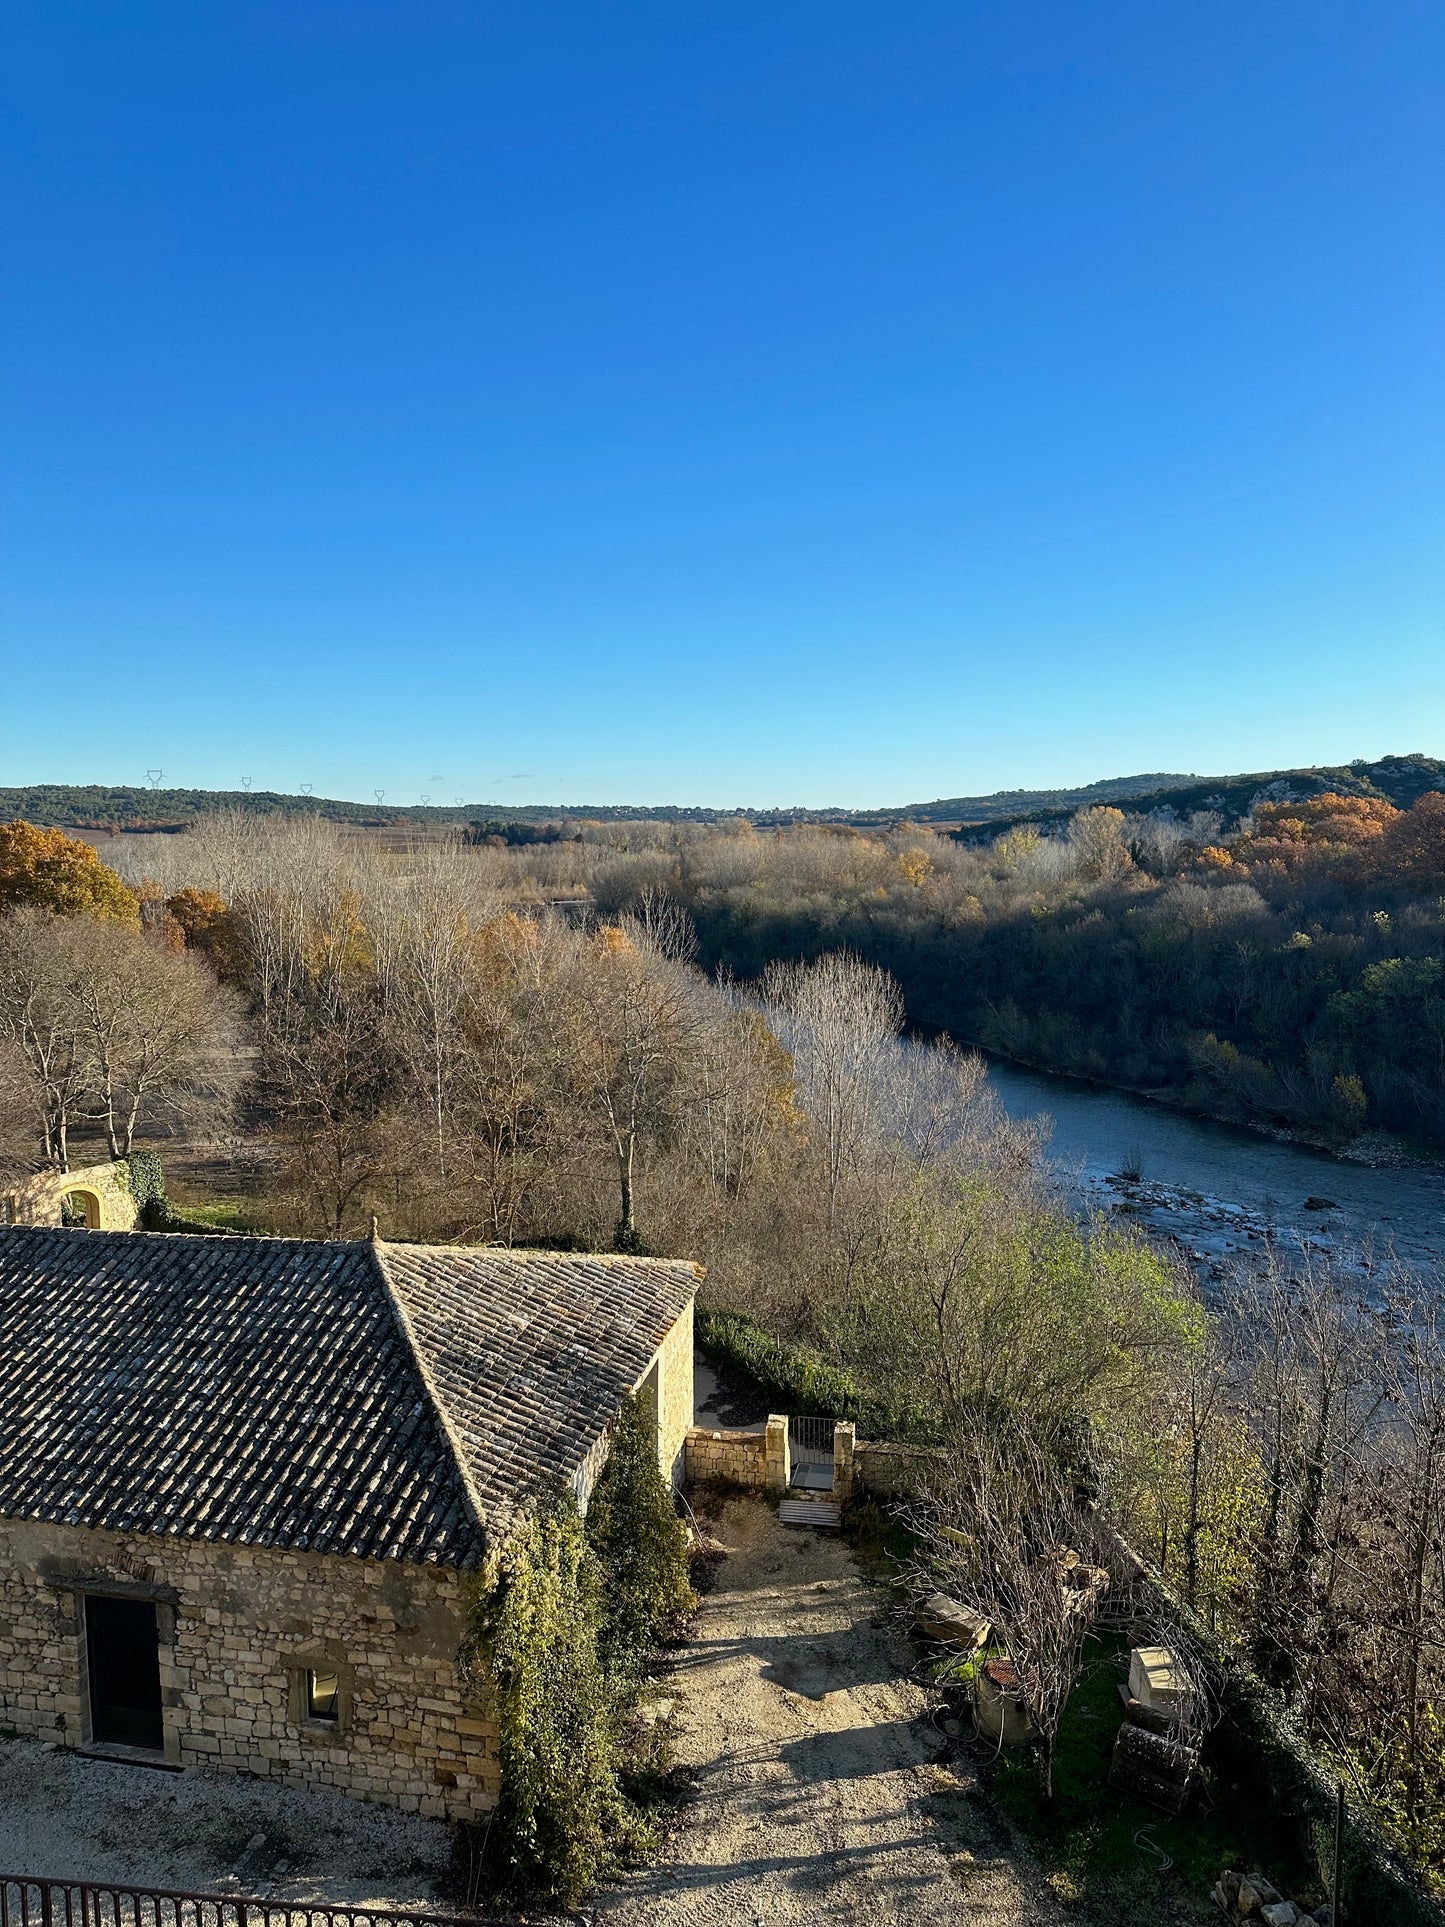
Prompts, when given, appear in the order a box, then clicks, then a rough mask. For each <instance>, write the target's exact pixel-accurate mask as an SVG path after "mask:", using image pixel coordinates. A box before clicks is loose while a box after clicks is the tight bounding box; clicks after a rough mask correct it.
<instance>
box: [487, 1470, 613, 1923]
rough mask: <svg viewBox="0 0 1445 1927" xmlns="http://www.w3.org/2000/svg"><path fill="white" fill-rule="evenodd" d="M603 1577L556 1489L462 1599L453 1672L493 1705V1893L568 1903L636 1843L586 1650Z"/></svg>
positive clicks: (597, 1679)
mask: <svg viewBox="0 0 1445 1927" xmlns="http://www.w3.org/2000/svg"><path fill="white" fill-rule="evenodd" d="M602 1591H603V1575H602V1569H601V1566H600V1564H599V1562H598V1559H597V1556H596V1554H595V1553H594V1552H593V1551H592V1549H591V1547H590V1546H589V1545H588V1543H587V1538H586V1534H585V1532H584V1530H583V1526H582V1519H581V1515H580V1514H579V1512H578V1510H577V1504H576V1501H575V1499H574V1498H573V1497H572V1495H571V1493H570V1492H562V1493H558V1494H556V1495H555V1496H552V1497H549V1498H547V1499H545V1500H543V1501H541V1502H539V1503H538V1504H537V1506H536V1507H535V1509H534V1510H533V1511H532V1512H530V1513H529V1514H527V1515H526V1516H525V1517H524V1518H523V1519H522V1521H521V1522H520V1524H519V1525H518V1527H517V1528H516V1530H515V1532H514V1533H513V1535H512V1537H511V1539H510V1540H509V1541H508V1544H507V1547H506V1550H505V1553H504V1554H503V1556H502V1559H501V1561H500V1566H499V1570H498V1571H497V1572H496V1573H495V1574H494V1575H493V1582H492V1583H491V1584H490V1585H487V1584H485V1583H483V1584H481V1585H479V1586H478V1587H477V1589H476V1591H475V1593H474V1595H473V1597H472V1599H471V1602H470V1610H469V1619H470V1626H469V1637H468V1640H467V1645H466V1647H465V1649H464V1653H463V1664H464V1671H465V1673H466V1674H467V1675H468V1676H469V1679H470V1681H471V1683H472V1684H473V1688H474V1690H476V1691H478V1692H480V1693H485V1692H486V1691H487V1689H488V1686H490V1688H491V1691H492V1693H493V1695H494V1707H495V1717H496V1721H497V1727H498V1731H499V1734H500V1754H501V1769H502V1789H501V1796H500V1799H499V1802H498V1805H497V1809H496V1812H495V1813H494V1815H493V1817H492V1822H491V1825H490V1826H489V1828H488V1831H487V1843H486V1855H487V1861H488V1868H487V1871H488V1872H489V1874H490V1875H491V1878H492V1879H493V1881H494V1883H495V1885H496V1887H497V1889H498V1891H499V1894H500V1895H501V1896H502V1897H507V1896H512V1897H516V1898H530V1897H533V1896H537V1897H540V1898H545V1899H547V1900H549V1901H551V1902H553V1903H555V1904H558V1905H561V1906H564V1907H570V1906H573V1905H575V1903H576V1902H577V1901H578V1900H579V1899H580V1898H581V1897H582V1895H583V1894H585V1893H586V1892H587V1890H588V1889H589V1888H590V1887H592V1886H594V1885H595V1884H596V1883H597V1881H598V1880H600V1879H602V1878H604V1877H605V1876H606V1875H607V1874H608V1873H609V1872H611V1871H612V1870H613V1869H614V1868H615V1867H616V1866H617V1865H618V1864H619V1863H620V1862H621V1861H622V1860H624V1859H625V1858H627V1857H628V1855H629V1854H631V1853H634V1852H636V1851H638V1850H639V1849H641V1848H643V1847H645V1846H646V1845H648V1844H650V1829H649V1828H648V1825H647V1822H646V1820H645V1818H644V1817H643V1816H642V1815H641V1814H639V1813H638V1812H637V1811H636V1810H635V1809H634V1808H633V1807H632V1805H631V1804H630V1803H629V1801H628V1800H627V1797H626V1795H625V1794H624V1792H623V1789H622V1786H621V1783H620V1763H621V1759H622V1746H621V1728H622V1724H623V1721H624V1719H625V1716H626V1712H627V1700H626V1696H625V1695H623V1694H621V1693H619V1691H618V1688H617V1685H616V1683H615V1682H614V1681H613V1680H612V1679H611V1678H610V1677H609V1675H608V1673H607V1669H606V1667H605V1665H604V1663H603V1660H602V1656H601V1653H600V1652H599V1648H598V1639H599V1634H600V1632H601V1630H602V1626H603V1622H604V1609H603V1598H602Z"/></svg>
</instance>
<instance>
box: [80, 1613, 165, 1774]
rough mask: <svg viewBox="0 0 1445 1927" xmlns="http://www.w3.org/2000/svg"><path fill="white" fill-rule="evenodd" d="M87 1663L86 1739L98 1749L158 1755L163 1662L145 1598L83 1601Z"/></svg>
mask: <svg viewBox="0 0 1445 1927" xmlns="http://www.w3.org/2000/svg"><path fill="white" fill-rule="evenodd" d="M85 1643H86V1653H87V1656H88V1658H89V1661H90V1737H91V1739H92V1740H94V1741H96V1742H97V1743H98V1744H99V1745H101V1746H145V1747H149V1748H150V1749H151V1750H152V1751H153V1752H156V1753H159V1752H160V1750H161V1748H162V1747H163V1745H164V1744H165V1735H164V1731H163V1728H162V1725H161V1661H160V1646H159V1641H158V1639H157V1637H156V1609H155V1607H154V1606H152V1605H151V1604H150V1603H149V1601H147V1600H144V1599H107V1598H105V1597H104V1595H102V1594H100V1593H89V1594H88V1595H87V1596H86V1601H85Z"/></svg>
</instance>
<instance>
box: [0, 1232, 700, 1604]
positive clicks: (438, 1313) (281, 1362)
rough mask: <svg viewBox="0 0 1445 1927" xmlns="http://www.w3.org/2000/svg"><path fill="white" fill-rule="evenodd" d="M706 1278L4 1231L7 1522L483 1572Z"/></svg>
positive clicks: (634, 1269)
mask: <svg viewBox="0 0 1445 1927" xmlns="http://www.w3.org/2000/svg"><path fill="white" fill-rule="evenodd" d="M697 1282H698V1274H697V1272H696V1271H695V1269H694V1267H693V1266H691V1265H687V1264H680V1263H677V1264H674V1263H660V1262H657V1261H650V1260H646V1259H621V1258H617V1259H609V1258H594V1257H587V1256H572V1255H570V1254H555V1253H535V1254H532V1253H529V1254H523V1255H515V1254H511V1253H507V1252H502V1251H495V1250H468V1249H463V1248H457V1247H450V1248H449V1247H424V1246H408V1245H369V1244H360V1243H358V1244H321V1243H308V1242H301V1241H295V1240H290V1239H281V1238H276V1239H270V1238H246V1239H239V1238H226V1237H216V1238H207V1237H185V1236H177V1235H175V1234H172V1233H163V1234H162V1233H156V1234H147V1233H143V1232H115V1233H107V1232H94V1231H62V1230H51V1229H42V1228H32V1227H29V1226H10V1225H6V1226H0V1514H4V1515H8V1516H10V1517H12V1518H26V1519H45V1520H51V1521H55V1522H58V1523H66V1524H73V1525H91V1526H104V1527H109V1528H111V1529H113V1530H117V1531H131V1532H145V1533H162V1534H175V1535H179V1536H184V1537H190V1538H203V1539H220V1540H231V1541H237V1542H240V1543H244V1544H248V1545H275V1546H288V1547H295V1548H299V1549H303V1550H310V1551H313V1552H328V1553H349V1554H354V1555H357V1556H361V1557H369V1558H390V1559H406V1560H416V1561H429V1562H434V1563H438V1564H444V1565H458V1566H467V1565H474V1564H475V1563H476V1562H477V1560H478V1559H479V1558H480V1557H481V1554H482V1550H483V1547H484V1543H485V1531H484V1521H485V1519H486V1518H487V1517H488V1516H491V1517H492V1518H493V1519H495V1518H496V1517H497V1516H498V1515H499V1514H500V1513H502V1512H503V1511H505V1510H506V1509H507V1507H508V1506H509V1505H511V1504H513V1503H515V1502H516V1501H517V1500H518V1499H519V1498H521V1497H523V1496H524V1495H525V1492H526V1490H527V1489H528V1488H529V1487H530V1486H532V1485H533V1484H535V1483H536V1482H537V1481H538V1480H539V1479H541V1478H543V1477H545V1476H547V1475H549V1474H550V1475H554V1476H556V1477H560V1478H564V1479H566V1478H576V1477H577V1475H578V1472H579V1469H580V1467H581V1466H582V1464H583V1462H584V1461H585V1459H586V1458H587V1455H588V1453H589V1452H590V1451H591V1450H592V1448H593V1446H594V1445H595V1444H596V1442H597V1440H598V1439H599V1438H600V1437H601V1435H602V1433H603V1431H604V1429H605V1427H606V1425H607V1423H608V1421H609V1419H610V1418H611V1416H612V1414H613V1413H614V1412H615V1411H616V1409H617V1404H618V1402H619V1400H620V1399H621V1398H622V1396H623V1394H624V1393H625V1392H627V1391H628V1390H629V1389H630V1388H631V1387H632V1386H633V1385H634V1384H636V1382H637V1380H638V1379H639V1378H640V1377H641V1375H642V1373H643V1372H644V1371H645V1370H646V1368H647V1364H648V1361H649V1359H650V1358H651V1357H652V1354H653V1352H654V1351H655V1350H656V1349H657V1346H658V1344H659V1343H660V1342H661V1339H662V1337H663V1335H664V1334H665V1333H666V1331H667V1330H668V1329H669V1328H670V1327H671V1325H672V1324H673V1323H674V1322H675V1320H676V1319H677V1317H678V1316H679V1314H680V1313H681V1312H682V1311H683V1310H684V1308H685V1307H686V1305H687V1303H688V1301H689V1300H690V1298H691V1297H692V1295H693V1293H694V1291H695V1290H696V1289H697Z"/></svg>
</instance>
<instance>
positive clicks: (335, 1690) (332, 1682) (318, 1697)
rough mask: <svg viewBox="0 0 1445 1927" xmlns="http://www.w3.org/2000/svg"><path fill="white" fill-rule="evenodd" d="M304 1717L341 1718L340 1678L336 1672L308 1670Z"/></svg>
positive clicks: (310, 1718) (313, 1718) (316, 1718)
mask: <svg viewBox="0 0 1445 1927" xmlns="http://www.w3.org/2000/svg"><path fill="white" fill-rule="evenodd" d="M306 1717H307V1719H308V1720H329V1721H331V1723H332V1724H333V1725H335V1724H336V1722H337V1721H338V1720H339V1719H340V1718H341V1680H340V1677H339V1675H338V1674H336V1673H318V1672H308V1673H307V1675H306Z"/></svg>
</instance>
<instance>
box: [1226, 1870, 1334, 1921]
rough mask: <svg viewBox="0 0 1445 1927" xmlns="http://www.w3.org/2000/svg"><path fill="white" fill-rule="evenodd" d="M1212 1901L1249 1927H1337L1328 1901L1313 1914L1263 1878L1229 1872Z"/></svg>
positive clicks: (1253, 1874)
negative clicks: (1246, 1923)
mask: <svg viewBox="0 0 1445 1927" xmlns="http://www.w3.org/2000/svg"><path fill="white" fill-rule="evenodd" d="M1212 1898H1213V1900H1214V1903H1215V1905H1216V1906H1217V1907H1219V1908H1220V1909H1221V1910H1222V1911H1223V1913H1224V1915H1225V1917H1226V1918H1227V1919H1229V1920H1238V1921H1247V1922H1248V1923H1249V1927H1334V1919H1335V1910H1334V1908H1333V1907H1331V1905H1330V1903H1329V1902H1328V1901H1325V1902H1324V1904H1323V1905H1322V1906H1319V1907H1316V1908H1315V1910H1314V1911H1313V1913H1311V1912H1310V1910H1309V1909H1308V1908H1307V1907H1305V1906H1304V1905H1303V1904H1302V1903H1301V1902H1300V1901H1297V1900H1287V1899H1286V1898H1285V1896H1284V1895H1283V1894H1282V1893H1281V1892H1280V1891H1279V1889H1278V1887H1274V1886H1271V1885H1270V1883H1269V1881H1267V1880H1266V1879H1265V1878H1264V1876H1263V1874H1257V1873H1249V1874H1245V1873H1233V1872H1231V1871H1229V1870H1228V1869H1226V1870H1225V1872H1224V1873H1222V1874H1221V1875H1220V1876H1219V1879H1218V1880H1217V1881H1216V1882H1215V1886H1214V1893H1213V1895H1212Z"/></svg>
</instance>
